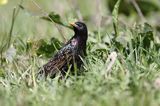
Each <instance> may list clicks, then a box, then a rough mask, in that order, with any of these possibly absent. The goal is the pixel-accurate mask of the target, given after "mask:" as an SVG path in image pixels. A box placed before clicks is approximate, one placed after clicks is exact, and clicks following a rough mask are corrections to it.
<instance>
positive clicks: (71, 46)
mask: <svg viewBox="0 0 160 106" xmlns="http://www.w3.org/2000/svg"><path fill="white" fill-rule="evenodd" d="M71 25H72V26H73V29H74V32H75V35H74V36H73V37H72V38H71V39H70V40H69V41H68V42H67V43H66V44H65V45H64V46H63V47H62V48H61V49H60V50H59V51H58V53H57V54H56V55H55V56H54V57H53V58H52V59H50V61H49V62H48V63H46V64H45V65H44V66H43V67H42V68H41V69H40V72H39V74H41V75H42V74H43V75H45V77H47V76H48V75H49V76H50V77H54V76H55V74H56V73H58V72H61V73H62V74H63V75H64V74H65V73H66V71H67V70H68V68H69V67H70V66H71V70H74V65H76V66H77V68H78V69H79V68H80V67H81V65H82V63H83V62H82V60H81V57H82V58H84V56H85V55H86V42H87V38H88V32H87V27H86V25H85V24H84V23H82V22H76V23H74V24H71Z"/></svg>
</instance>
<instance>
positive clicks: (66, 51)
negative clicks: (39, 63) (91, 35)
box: [42, 43, 77, 76]
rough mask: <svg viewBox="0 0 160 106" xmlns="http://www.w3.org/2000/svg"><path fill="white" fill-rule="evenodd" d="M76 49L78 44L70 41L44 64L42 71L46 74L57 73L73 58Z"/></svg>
mask: <svg viewBox="0 0 160 106" xmlns="http://www.w3.org/2000/svg"><path fill="white" fill-rule="evenodd" d="M76 51H77V45H72V43H68V44H67V45H65V46H64V47H63V48H62V49H61V50H59V52H58V53H57V54H56V55H55V56H54V57H53V58H52V59H51V60H50V61H49V62H48V63H47V64H45V65H44V66H43V69H42V71H43V72H44V73H45V75H46V76H47V75H48V74H50V75H51V76H52V75H54V74H56V73H57V72H58V71H59V70H60V69H61V68H62V67H63V66H64V65H66V64H68V63H69V62H70V61H71V60H72V58H73V55H74V54H75V52H76Z"/></svg>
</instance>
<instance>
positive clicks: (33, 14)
mask: <svg viewBox="0 0 160 106" xmlns="http://www.w3.org/2000/svg"><path fill="white" fill-rule="evenodd" d="M122 2H124V1H122ZM154 2H156V3H157V2H158V1H156V0H155V1H154ZM18 3H19V1H18V0H15V1H14V2H13V1H9V2H8V4H6V5H2V6H0V16H1V18H0V24H1V27H0V41H1V42H0V51H1V65H0V105H4V106H10V105H13V106H14V105H16V106H25V105H26V106H28V105H36V106H38V105H40V106H42V105H43V106H47V105H56V106H63V105H64V106H71V105H76V106H77V105H78V106H81V105H86V106H88V105H93V106H159V105H160V90H159V89H160V82H159V81H160V80H159V77H160V63H159V61H160V52H159V47H160V46H159V31H158V29H157V28H158V26H157V23H158V20H156V17H158V16H157V15H156V14H157V13H156V12H152V13H150V14H149V15H148V16H145V18H146V20H147V23H149V24H147V23H145V24H144V23H143V22H142V20H140V19H139V16H138V15H137V14H136V12H133V13H132V15H130V16H125V15H123V14H119V15H118V14H117V13H116V11H117V10H114V13H113V14H112V13H111V12H110V11H109V10H108V7H107V6H106V1H105V0H102V1H98V0H97V1H92V0H88V1H85V0H84V1H83V0H82V1H81V0H79V1H77V2H74V3H73V1H72V0H69V1H68V2H67V1H65V0H62V1H61V2H59V1H58V0H49V1H43V0H36V1H33V0H28V1H24V2H23V3H22V5H23V6H24V7H25V10H20V11H19V14H18V15H17V17H16V20H15V23H14V26H13V32H12V36H11V37H10V38H11V43H10V44H11V45H10V47H9V48H7V47H6V46H4V45H5V44H8V39H10V38H9V36H10V34H8V33H9V31H10V26H11V23H12V21H11V19H12V12H13V7H15V6H17V4H18ZM91 4H92V5H91ZM37 5H38V6H39V7H37ZM77 5H78V6H77ZM88 5H90V8H88ZM117 8H118V7H117ZM50 11H54V12H56V13H58V14H60V16H61V18H62V19H63V21H65V22H71V21H74V20H77V19H79V18H80V17H81V16H82V17H83V18H84V20H85V22H86V24H87V26H88V29H89V39H88V43H87V54H89V55H88V56H87V57H86V59H85V60H84V69H83V71H84V73H83V75H80V76H77V75H69V78H67V79H66V80H61V81H59V80H58V78H55V79H50V78H47V79H46V80H43V79H42V80H37V79H36V78H35V73H36V72H37V70H38V68H39V67H40V66H42V65H43V64H44V63H45V62H47V60H48V59H49V57H50V55H49V56H46V55H45V52H47V51H45V50H44V49H42V50H39V48H40V46H41V45H43V44H45V45H44V46H46V45H48V46H46V47H50V45H52V42H51V41H50V39H51V38H52V37H54V38H56V39H58V41H60V42H64V39H63V36H62V35H64V36H65V38H66V39H69V38H70V37H71V36H72V35H73V32H72V31H71V30H69V29H68V28H64V27H61V26H58V25H56V24H53V23H49V22H47V21H45V20H42V19H40V17H41V16H43V15H44V13H49V12H50ZM95 12H96V13H95ZM79 13H80V14H79ZM112 15H113V17H114V19H117V18H118V20H113V21H114V22H115V25H116V26H114V27H113V21H112ZM117 22H118V23H117ZM58 28H60V29H61V30H58ZM114 28H117V29H114ZM115 30H116V31H117V32H118V33H117V36H116V37H115V35H114V31H115ZM42 40H43V42H42ZM39 42H40V43H39ZM46 42H47V43H46ZM41 43H42V44H41ZM2 48H3V49H2ZM54 50H56V49H54ZM39 51H44V52H39ZM113 51H116V52H117V55H118V56H117V58H116V61H115V63H114V65H113V66H112V68H111V70H110V72H109V73H108V74H107V72H106V70H107V67H108V64H107V62H106V61H107V58H108V56H109V54H110V53H111V52H113ZM54 52H55V51H53V53H51V54H54ZM37 53H39V54H37ZM46 54H47V53H46Z"/></svg>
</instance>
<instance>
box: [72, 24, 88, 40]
mask: <svg viewBox="0 0 160 106" xmlns="http://www.w3.org/2000/svg"><path fill="white" fill-rule="evenodd" d="M70 25H71V26H72V27H73V29H74V32H75V35H77V36H83V37H86V38H87V36H88V31H87V26H86V25H85V24H84V23H83V22H75V23H70Z"/></svg>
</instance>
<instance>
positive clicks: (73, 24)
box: [70, 23, 78, 28]
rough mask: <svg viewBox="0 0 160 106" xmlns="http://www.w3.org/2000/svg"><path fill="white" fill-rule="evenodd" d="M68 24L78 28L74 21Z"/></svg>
mask: <svg viewBox="0 0 160 106" xmlns="http://www.w3.org/2000/svg"><path fill="white" fill-rule="evenodd" d="M70 25H71V26H72V27H75V28H78V26H77V25H76V24H75V23H70Z"/></svg>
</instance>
